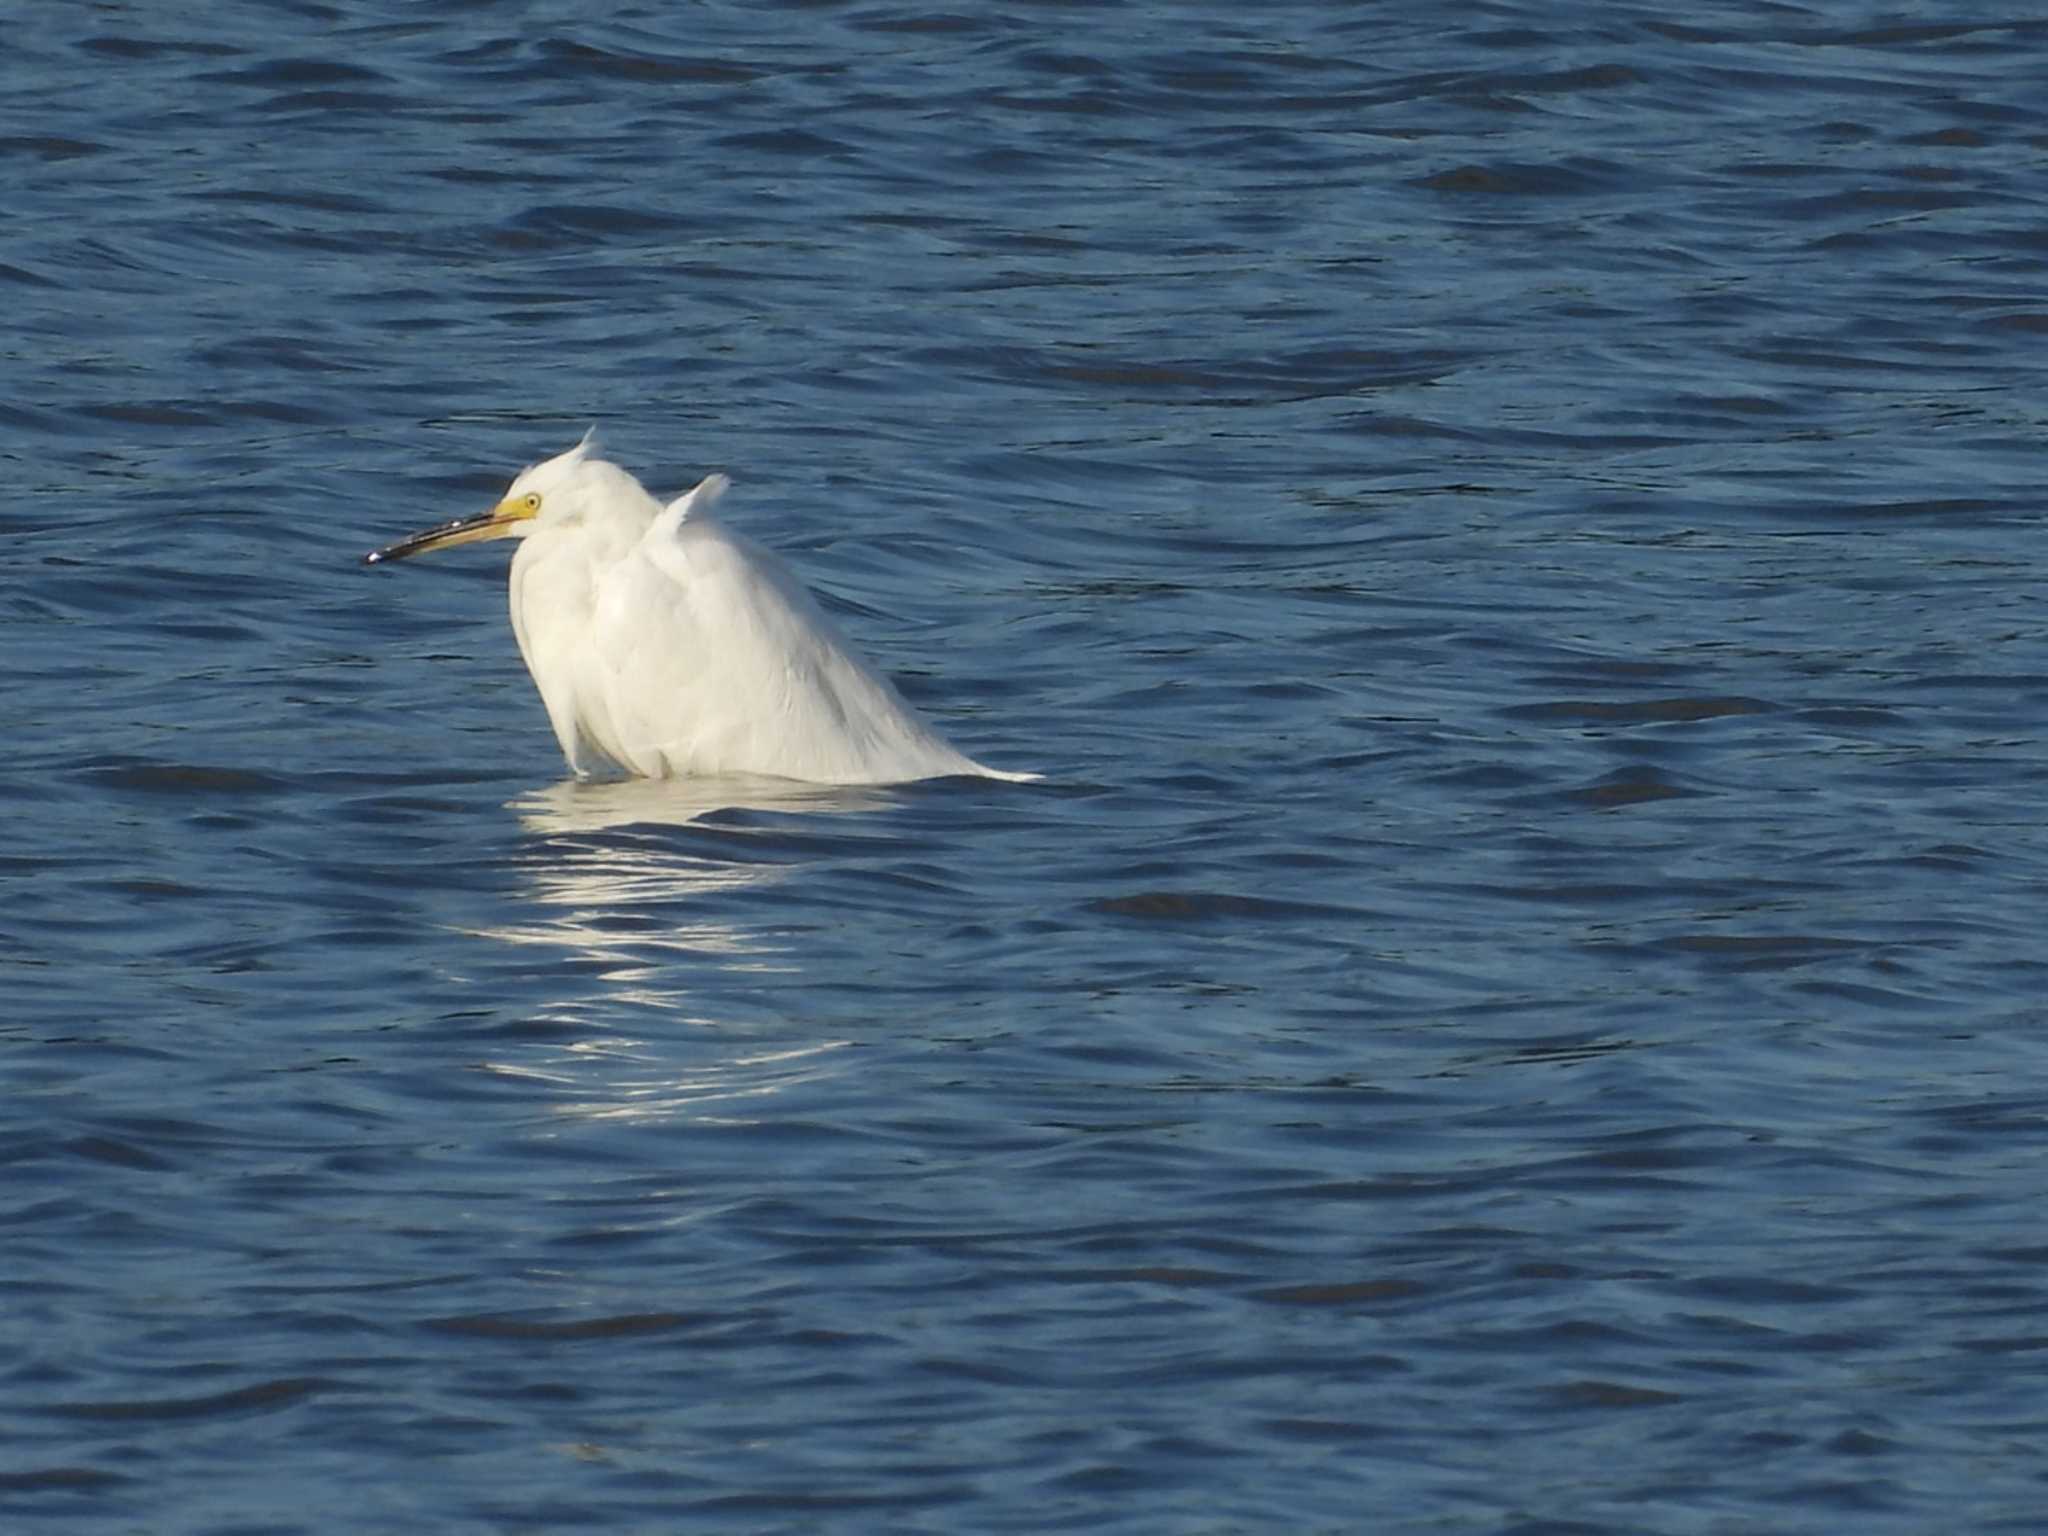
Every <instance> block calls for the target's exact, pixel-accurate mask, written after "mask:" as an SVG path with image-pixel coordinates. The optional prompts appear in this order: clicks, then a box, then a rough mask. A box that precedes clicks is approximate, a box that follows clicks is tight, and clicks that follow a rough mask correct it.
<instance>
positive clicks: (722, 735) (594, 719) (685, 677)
mask: <svg viewBox="0 0 2048 1536" xmlns="http://www.w3.org/2000/svg"><path fill="white" fill-rule="evenodd" d="M727 483H728V482H727V481H726V478H725V476H723V475H713V476H711V477H710V478H709V479H707V480H705V481H703V482H702V483H701V484H700V485H698V486H697V487H696V489H694V490H692V491H690V492H689V493H688V494H687V495H684V496H680V497H678V498H676V500H674V501H672V502H670V503H669V504H668V506H667V507H663V506H662V505H661V503H660V502H658V501H656V500H655V498H654V497H652V496H650V495H649V494H648V493H647V491H646V489H645V488H644V487H643V486H642V485H641V484H640V482H639V481H638V480H636V479H634V478H633V477H632V476H631V475H630V474H628V473H626V471H625V470H623V469H621V468H619V467H618V466H617V465H616V464H612V463H609V462H607V461H606V460H604V459H600V458H597V457H595V456H594V454H593V452H592V443H591V439H590V438H589V437H586V438H585V439H584V440H583V441H582V442H581V443H579V444H577V445H576V447H574V448H572V449H570V450H569V451H568V452H567V453H564V454H561V455H559V456H557V457H555V458H552V459H549V460H547V461H546V462H545V463H541V464H536V465H534V466H533V467H532V468H531V469H528V470H526V471H525V472H524V473H522V474H521V475H520V476H519V477H518V478H517V479H516V480H514V481H513V482H512V487H511V489H510V491H509V492H508V493H507V494H506V496H505V499H504V500H503V501H501V502H500V503H499V504H498V505H497V506H496V507H494V508H492V509H491V511H489V512H486V513H482V514H479V515H477V516H474V517H467V518H458V519H456V520H455V521H454V522H452V523H446V524H443V525H442V526H440V527H438V528H432V529H429V530H427V531H426V532H424V533H420V534H415V535H414V536H412V537H411V538H409V539H403V540H400V541H399V542H398V543H396V544H393V545H390V546H388V547H387V548H385V549H381V550H378V551H377V552H376V553H374V554H372V555H371V556H370V557H369V559H370V561H371V563H382V562H384V561H389V560H398V559H403V558H405V557H406V556H409V555H414V554H419V553H422V552H423V551H425V550H428V549H435V548H443V547H446V546H447V545H450V544H459V543H467V542H468V541H470V540H472V539H483V538H495V537H516V538H518V539H519V540H520V545H519V550H518V552H517V553H516V554H515V555H514V556H513V558H512V576H511V607H512V630H513V633H514V634H515V635H516V636H517V637H518V640H519V651H520V654H521V655H522V656H523V657H524V658H525V660H526V667H527V670H528V671H529V672H531V673H532V674H533V680H534V683H535V684H536V685H537V686H538V687H539V689H540V696H541V701H542V703H543V704H545V705H546V707H547V712H548V719H549V721H550V722H551V723H552V724H553V726H554V730H555V736H556V739H557V740H558V741H560V742H561V745H562V755H563V756H564V757H566V758H567V759H568V760H569V766H570V767H571V768H572V769H573V770H574V771H575V772H576V773H577V774H579V775H589V774H603V773H605V772H607V771H608V770H612V769H617V770H623V771H624V772H627V773H633V774H639V775H642V776H644V777H647V778H670V777H682V776H689V775H707V774H728V773H749V774H764V775H772V776H775V777H780V778H786V779H801V780H806V781H808V782H811V783H818V784H893V783H902V782H906V781H908V780H912V779H929V778H938V777H941V776H944V775H949V774H977V775H981V776H983V777H987V778H995V779H1013V780H1023V779H1032V778H1036V777H1037V775H1036V774H1028V773H1004V772H1002V771H1000V770H998V769H994V768H988V767H984V766H983V765H982V764H980V763H977V762H975V761H973V760H972V759H971V758H969V757H967V756H965V755H964V754H962V753H960V752H959V751H957V750H955V749H954V748H953V747H952V746H951V745H949V744H948V743H947V742H946V741H945V740H944V738H942V737H941V736H940V735H939V734H938V733H937V731H935V730H934V729H933V728H932V727H931V725H929V724H928V723H927V722H926V721H925V720H924V718H923V717H922V716H921V715H919V714H918V712H917V711H916V710H915V709H914V708H913V707H912V706H911V705H910V704H909V703H908V702H907V701H906V700H905V699H904V698H903V696H902V695H901V694H899V693H898V692H897V691H896V689H895V688H894V687H893V686H892V685H891V684H890V683H889V681H888V679H886V678H885V677H883V676H882V675H881V674H880V673H879V672H877V671H875V670H874V669H873V668H872V667H870V666H869V665H868V664H867V663H866V662H864V661H862V660H861V659H860V657H858V656H857V655H855V654H854V652H853V650H852V647H851V646H850V645H849V644H848V642H847V640H846V638H845V637H844V636H843V635H842V634H841V633H840V632H839V629H838V627H837V626H836V625H835V624H834V623H833V622H832V621H831V619H829V618H828V617H827V616H826V615H825V613H824V611H823V610H822V609H821V608H819V606H818V604H817V602H816V600H815V599H813V598H812V596H811V595H810V593H809V592H807V591H805V590H804V587H803V585H802V583H800V582H799V581H798V580H797V579H796V577H795V576H793V575H792V574H791V573H790V571H789V569H788V568H787V567H786V566H785V565H784V564H783V563H782V562H781V561H780V560H779V559H777V558H776V557H775V556H774V555H772V554H770V553H769V552H768V551H767V550H765V549H763V548H761V547H760V546H759V545H758V544H755V543H754V542H753V541H752V540H750V539H748V538H746V537H744V536H743V535H741V534H739V533H736V532H735V531H733V530H732V529H730V528H728V527H727V526H726V525H725V524H724V523H723V522H722V521H720V520H719V518H718V517H717V516H716V515H715V513H714V512H713V511H712V507H713V505H714V504H715V503H716V502H717V500H718V498H719V497H720V496H721V495H722V494H723V493H724V492H725V489H726V486H727Z"/></svg>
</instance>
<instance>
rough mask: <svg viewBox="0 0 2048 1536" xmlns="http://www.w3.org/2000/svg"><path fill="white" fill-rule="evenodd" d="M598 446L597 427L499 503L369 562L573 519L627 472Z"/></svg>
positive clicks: (522, 477) (527, 473) (518, 482)
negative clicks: (601, 455) (608, 479)
mask: <svg viewBox="0 0 2048 1536" xmlns="http://www.w3.org/2000/svg"><path fill="white" fill-rule="evenodd" d="M596 446H597V429H596V428H595V427H593V428H592V429H591V430H590V431H588V432H586V433H584V434H583V441H582V442H580V443H578V444H577V445H576V446H575V447H574V448H571V449H570V450H569V451H568V452H567V453H558V454H556V455H555V456H554V457H553V458H552V459H544V460H542V461H541V462H540V463H538V464H535V465H532V466H531V467H529V468H527V469H523V470H521V471H520V472H519V475H518V477H517V478H516V479H514V480H513V482H512V487H511V489H510V490H508V491H506V493H505V497H504V499H503V500H502V501H500V502H499V503H498V504H497V505H496V506H495V507H492V508H491V509H490V510H488V511H485V512H472V513H469V514H467V515H465V516H463V517H458V518H454V519H451V520H450V521H448V522H445V523H440V524H437V525H436V526H434V527H432V528H427V529H424V530H422V531H421V532H419V533H414V534H409V535H407V536H406V537H405V538H402V539H400V540H399V541H398V542H397V543H395V544H387V545H385V546H384V547H383V548H382V549H373V550H371V551H370V553H369V554H367V555H365V556H363V563H364V564H365V565H383V564H385V563H387V562H389V561H392V560H406V559H410V558H411V557H412V556H414V555H423V554H425V553H426V552H427V551H428V550H431V549H448V548H450V547H452V546H454V545H456V544H468V543H472V542H474V541H475V540H477V539H519V538H524V537H526V535H527V534H529V533H532V532H534V531H535V530H536V529H539V528H544V527H547V526H549V525H551V524H556V523H564V522H569V521H573V520H575V519H576V518H579V517H581V516H582V515H583V513H584V511H585V509H586V507H587V505H588V504H589V502H590V499H591V497H592V495H593V493H594V492H595V491H596V490H597V489H598V487H599V486H600V485H602V483H603V481H604V479H605V476H604V473H603V472H604V471H606V470H609V471H611V473H612V474H614V475H624V473H625V472H624V471H623V470H619V469H617V468H615V467H614V466H612V465H610V464H607V463H605V462H604V461H603V460H602V459H594V458H592V457H591V456H590V455H591V452H592V450H593V449H595V448H596Z"/></svg>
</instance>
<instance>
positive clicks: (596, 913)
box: [478, 777, 895, 1120]
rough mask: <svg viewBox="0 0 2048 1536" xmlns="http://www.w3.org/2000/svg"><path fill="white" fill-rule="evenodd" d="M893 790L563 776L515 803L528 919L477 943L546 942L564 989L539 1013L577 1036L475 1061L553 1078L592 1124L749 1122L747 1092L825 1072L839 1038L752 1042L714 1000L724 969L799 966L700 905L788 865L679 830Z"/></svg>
mask: <svg viewBox="0 0 2048 1536" xmlns="http://www.w3.org/2000/svg"><path fill="white" fill-rule="evenodd" d="M894 799H895V797H894V796H893V795H892V794H891V793H890V792H889V791H887V790H878V789H852V788H843V787H833V786H823V785H813V784H799V783H795V782H791V781H786V780H778V779H753V778H737V777H731V778H713V779H666V780H649V779H632V780H625V781H622V782H617V783H590V782H573V781H572V782H565V783H558V784H554V785H550V786H549V787H547V788H545V789H542V790H538V791H536V792H534V793H533V794H531V795H528V796H525V797H523V798H521V799H519V800H516V801H514V802H513V803H512V805H511V806H510V809H511V810H513V811H515V812H516V813H518V816H519V820H520V824H521V825H522V826H523V827H524V829H525V830H526V831H527V832H528V833H529V834H531V835H532V836H533V838H534V839H535V843H534V845H533V848H532V850H531V851H530V852H529V853H528V854H527V855H526V856H525V858H524V859H523V860H522V865H521V867H522V872H523V874H524V875H525V877H526V885H527V892H526V894H527V895H528V897H529V898H530V900H529V906H530V909H531V917H530V920H529V921H524V922H517V923H507V924H501V925H495V926H493V927H491V928H489V929H487V930H483V931H481V932H480V933H479V934H478V937H482V938H490V939H494V940H497V941H498V942H500V943H504V944H510V945H519V946H533V947H539V948H544V949H553V950H556V951H558V952H559V953H560V957H561V959H562V960H563V961H564V962H565V963H564V964H563V965H562V966H561V967H560V971H559V974H560V976H561V978H562V981H563V984H564V985H565V986H566V987H569V988H573V989H574V990H573V993H572V995H569V996H564V997H562V998H560V999H559V1000H557V1001H553V1002H551V1003H550V1005H549V1006H548V1007H546V1008H545V1009H544V1010H541V1013H540V1016H541V1017H542V1018H544V1019H548V1020H552V1021H555V1022H559V1023H567V1024H573V1025H575V1026H576V1034H575V1036H574V1037H573V1038H571V1039H569V1040H566V1041H564V1040H562V1039H560V1038H559V1037H558V1038H556V1039H553V1040H551V1041H549V1042H548V1043H547V1044H546V1046H545V1047H544V1048H543V1049H544V1052H545V1054H544V1055H543V1056H542V1057H541V1059H539V1060H525V1061H504V1060H496V1061H490V1062H487V1063H485V1065H486V1067H487V1069H488V1070H490V1071H492V1072H495V1073H498V1074H500V1075H503V1076H509V1077H518V1078H522V1079H527V1080H529V1081H532V1082H535V1083H538V1084H546V1085H549V1086H550V1087H553V1088H555V1089H556V1090H557V1091H559V1092H561V1093H562V1094H563V1095H564V1097H563V1099H562V1100H561V1101H560V1102H558V1103H556V1104H554V1105H553V1106H552V1108H553V1109H554V1110H555V1111H556V1112H558V1113H561V1114H567V1115H575V1116H579V1117H583V1118H588V1119H604V1120H651V1119H667V1118H677V1117H689V1118H695V1119H713V1120H718V1119H724V1120H742V1119H752V1118H755V1117H756V1116H755V1115H754V1114H750V1113H749V1112H748V1109H747V1107H746V1104H745V1102H744V1101H747V1100H759V1099H762V1098H766V1097H769V1096H772V1095H775V1094H778V1093H782V1092H785V1091H786V1090H788V1089H789V1088H791V1087H793V1086H794V1085H796V1084H798V1083H802V1082H806V1081H810V1080H812V1079H815V1078H818V1077H822V1076H824V1075H826V1073H828V1072H829V1071H830V1070H831V1067H830V1066H829V1065H828V1059H829V1058H831V1057H832V1056H834V1055H835V1054H836V1053H838V1052H839V1051H841V1050H843V1049H844V1048H845V1047H846V1046H848V1045H849V1044H851V1042H850V1041H847V1040H843V1039H803V1040H791V1039H790V1038H789V1035H788V1031H787V1027H786V1026H785V1025H782V1024H780V1023H779V1022H778V1023H777V1024H775V1025H773V1026H771V1027H772V1028H773V1029H774V1033H775V1036H776V1038H773V1039H767V1038H763V1027H762V1022H761V1021H760V1020H758V1019H754V1018H746V1017H738V1016H735V1011H734V1010H731V1009H723V1010H722V1009H721V1007H720V1005H721V1003H729V1002H730V1001H731V1000H732V998H733V993H734V990H735V989H734V988H733V987H732V986H731V984H730V983H731V979H732V978H733V977H734V976H736V975H742V976H744V975H749V974H751V975H758V976H763V977H765V976H768V975H772V974H776V973H793V972H795V971H797V970H798V969H800V964H799V961H798V959H797V958H796V956H795V954H794V951H793V950H792V949H791V948H789V947H787V946H785V945H782V944H780V943H778V942H776V941H775V940H774V939H773V938H771V937H769V936H768V935H766V934H763V933H759V932H751V931H748V930H747V929H744V928H742V927H741V926H739V925H737V924H735V923H734V922H732V921H730V920H729V918H719V917H714V916H710V915H708V914H707V913H705V912H704V911H703V909H704V908H705V907H706V906H707V905H718V904H719V903H718V898H720V897H722V896H726V895H729V894H730V893H732V892H734V891H738V890H742V889H746V888H749V887H753V886H761V885H767V884H771V883H773V882H775V881H778V880H781V879H783V878H785V877H786V876H787V875H789V874H790V873H791V871H792V866H791V865H790V864H789V863H786V862H784V861H782V860H779V859H772V858H764V859H758V860H756V859H749V858H747V857H746V856H745V849H744V847H743V846H742V847H736V848H729V849H728V848H724V847H721V848H717V849H716V852H717V853H718V854H719V855H720V856H712V854H710V853H705V852H692V851H690V850H689V848H688V847H686V846H684V840H683V839H679V838H678V836H677V832H678V829H681V828H685V827H688V826H689V825H690V824H691V823H693V822H699V821H702V820H703V819H704V818H706V817H710V816H713V815H715V814H718V813H722V812H732V811H738V812H742V813H747V812H766V813H771V814H782V813H794V814H801V815H806V816H809V815H832V814H846V813H848V812H857V811H870V810H877V809H882V808H885V807H887V806H888V805H890V804H892V803H894ZM735 824H736V825H739V824H740V823H735ZM763 835H764V836H766V837H769V838H772V837H773V836H774V833H773V832H772V831H766V832H764V834H763ZM685 1062H687V1066H685V1065H684V1063H685ZM593 1089H595V1090H596V1091H595V1092H594V1093H593Z"/></svg>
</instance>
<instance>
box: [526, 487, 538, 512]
mask: <svg viewBox="0 0 2048 1536" xmlns="http://www.w3.org/2000/svg"><path fill="white" fill-rule="evenodd" d="M526 510H527V511H529V512H538V511H539V510H540V492H539V491H528V492H527V493H526Z"/></svg>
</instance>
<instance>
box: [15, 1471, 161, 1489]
mask: <svg viewBox="0 0 2048 1536" xmlns="http://www.w3.org/2000/svg"><path fill="white" fill-rule="evenodd" d="M134 1481H135V1479H134V1478H133V1477H132V1476H130V1475H129V1474H127V1473H122V1472H109V1471H107V1470H105V1469H104V1468H101V1467H75V1466H58V1467H32V1468H30V1469H28V1470H27V1471H22V1472H0V1493H23V1494H27V1493H100V1492H104V1491H105V1490H107V1489H111V1488H121V1487H126V1486H128V1485H129V1484H131V1483H133V1482H134Z"/></svg>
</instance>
